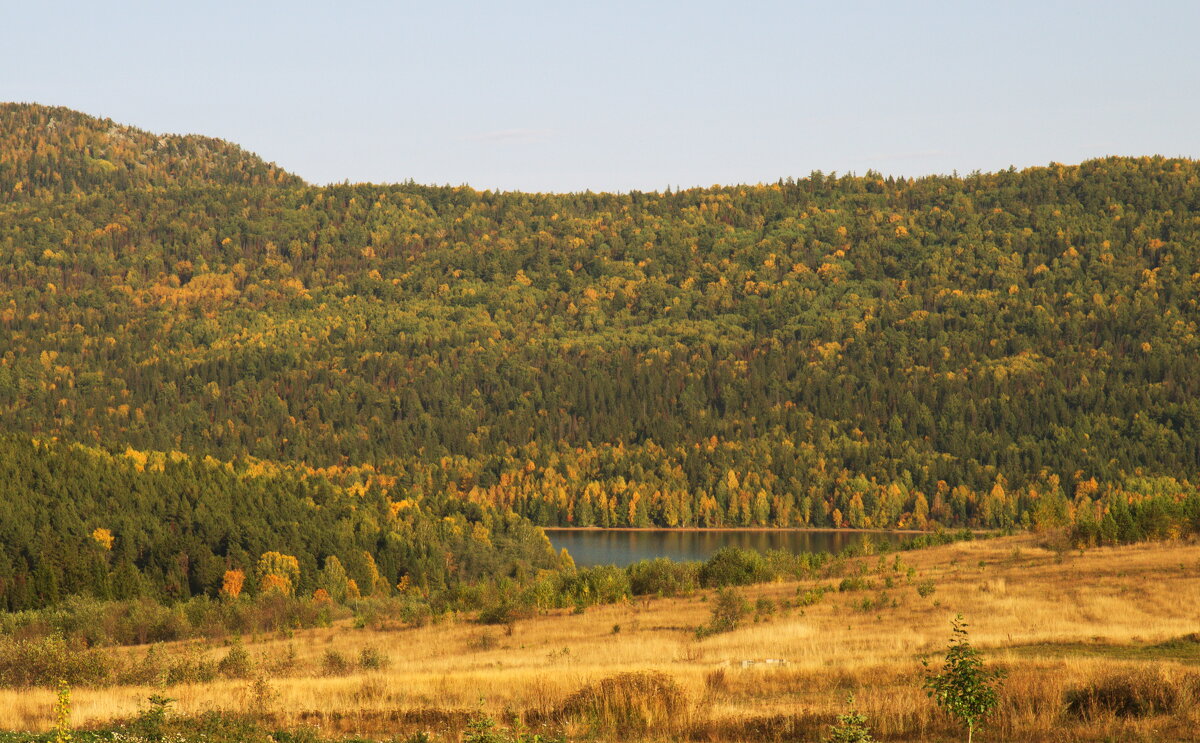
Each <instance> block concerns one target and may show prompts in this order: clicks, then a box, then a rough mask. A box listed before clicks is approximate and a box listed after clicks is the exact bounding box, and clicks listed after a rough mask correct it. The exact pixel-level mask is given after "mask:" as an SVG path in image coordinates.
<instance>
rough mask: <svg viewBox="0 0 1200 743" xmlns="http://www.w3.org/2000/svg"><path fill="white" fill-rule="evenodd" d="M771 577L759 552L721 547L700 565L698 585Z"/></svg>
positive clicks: (741, 582) (736, 583)
mask: <svg viewBox="0 0 1200 743" xmlns="http://www.w3.org/2000/svg"><path fill="white" fill-rule="evenodd" d="M773 577H774V575H773V574H772V572H771V570H770V568H769V567H768V565H767V561H766V559H765V558H764V557H763V556H762V555H761V554H759V553H758V552H755V551H753V550H744V549H739V548H737V547H722V548H721V549H719V550H717V551H716V552H715V553H714V554H713V556H712V557H710V558H708V560H707V561H705V563H704V564H703V565H702V566H701V567H700V585H702V586H704V587H705V588H721V587H724V586H744V585H748V584H750V583H763V582H765V581H768V580H771V579H772V578H773Z"/></svg>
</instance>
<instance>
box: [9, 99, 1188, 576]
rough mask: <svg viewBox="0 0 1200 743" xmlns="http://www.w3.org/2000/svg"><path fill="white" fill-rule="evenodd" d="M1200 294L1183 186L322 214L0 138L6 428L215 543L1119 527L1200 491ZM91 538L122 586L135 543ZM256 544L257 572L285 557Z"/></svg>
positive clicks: (844, 185)
mask: <svg viewBox="0 0 1200 743" xmlns="http://www.w3.org/2000/svg"><path fill="white" fill-rule="evenodd" d="M1198 290H1200V163H1197V162H1195V161H1191V160H1177V159H1175V160H1173V159H1163V158H1139V159H1131V158H1108V159H1103V160H1094V161H1090V162H1086V163H1083V164H1080V165H1077V166H1066V165H1057V164H1052V165H1050V166H1048V167H1039V168H1030V169H1027V170H1022V171H1016V170H1009V171H1005V172H999V173H991V174H980V173H974V174H971V175H967V176H963V177H957V176H955V177H951V176H933V177H925V178H919V179H905V178H892V177H882V176H880V175H879V174H877V173H874V172H867V173H865V174H863V175H836V174H823V173H813V174H811V175H810V176H808V177H806V178H802V179H791V178H789V179H786V180H781V181H779V182H777V183H772V184H766V185H756V186H731V187H714V188H705V189H689V190H682V191H667V192H662V193H639V192H632V193H627V194H598V193H590V192H585V193H574V194H527V193H499V192H491V191H477V190H473V189H471V188H467V187H448V186H447V187H439V186H424V185H417V184H413V183H402V184H396V185H365V184H364V185H351V184H342V185H334V186H328V187H314V186H310V185H307V184H305V183H303V182H302V181H301V180H300V179H299V178H297V177H295V176H292V175H290V174H288V173H286V172H284V171H283V170H281V169H279V168H278V167H276V166H274V165H270V164H267V163H264V162H263V161H261V160H260V159H258V158H257V157H255V156H253V155H251V154H249V153H246V152H244V151H242V150H240V149H239V148H237V147H235V146H233V145H231V144H228V143H225V142H221V141H219V140H212V139H206V138H201V137H174V136H170V137H159V136H156V135H152V134H148V133H146V132H141V131H139V130H136V129H131V128H129V127H124V126H119V125H116V124H114V123H113V122H111V121H108V120H100V119H95V118H91V117H88V116H85V115H82V114H79V113H76V112H72V111H69V110H66V109H59V108H47V107H41V106H36V105H24V104H21V105H18V104H4V105H2V106H0V419H2V420H3V421H4V429H5V430H6V431H7V432H9V433H10V434H20V435H22V436H24V437H25V439H26V440H28V439H34V438H36V439H38V440H43V441H49V440H53V439H60V440H63V441H67V442H76V443H78V444H80V445H83V446H86V447H92V448H93V449H94V450H97V451H104V452H107V453H108V454H107V455H108V456H109V457H110V458H111V457H113V456H125V453H126V452H127V451H129V452H132V453H134V454H137V455H140V456H143V457H158V458H159V460H160V461H162V462H163V463H164V464H163V470H162V472H161V473H159V474H158V475H155V478H153V482H154V483H155V484H154V485H152V486H150V487H151V488H152V489H153V488H163V489H170V488H177V487H182V484H183V483H185V482H191V483H192V484H191V485H189V486H188V487H189V488H192V489H193V491H194V492H195V493H197V494H199V493H201V492H203V491H204V488H206V487H209V488H212V489H213V491H214V492H216V491H221V492H222V493H223V495H222V496H221V497H222V498H224V499H225V500H224V501H223V504H224V505H222V506H221V507H222V508H232V507H235V504H236V503H237V502H238V501H239V499H240V498H241V497H242V495H243V494H244V496H245V498H247V499H250V500H251V501H253V500H254V499H258V500H259V501H261V499H262V498H266V497H268V494H267V493H266V490H270V488H274V487H276V486H278V487H279V488H280V490H279V491H278V492H277V493H272V494H271V495H270V496H269V497H271V498H282V499H284V500H286V503H280V508H281V509H283V510H282V511H281V513H283V512H286V513H291V514H292V516H290V517H288V518H291V519H292V520H295V521H304V519H303V518H301V513H300V511H304V512H305V513H308V511H312V506H311V505H307V506H306V505H303V503H305V502H307V500H308V499H311V500H312V501H313V502H314V503H317V504H320V503H322V502H323V501H322V500H321V498H325V497H330V496H327V495H323V494H322V493H325V491H323V490H320V489H321V488H323V487H325V486H319V485H314V484H313V483H314V482H316V479H322V478H323V479H325V480H327V481H328V483H330V484H329V485H328V487H330V488H335V487H336V488H339V489H341V490H344V491H345V492H353V493H355V494H356V495H355V497H364V498H368V503H369V504H370V505H369V507H368V508H366V509H365V510H376V511H380V512H381V513H382V512H386V511H388V509H395V508H398V507H399V506H398V505H397V504H408V506H409V507H413V508H416V509H418V510H421V512H422V513H428V514H431V515H435V516H437V517H438V518H440V517H441V516H443V515H446V514H448V513H452V512H453V513H468V512H469V513H468V516H469V518H470V519H472V520H474V521H475V522H481V520H485V519H487V520H496V519H501V520H502V519H503V518H506V517H505V516H503V514H508V513H509V512H512V513H514V514H516V515H518V516H524V517H527V518H529V519H531V520H533V521H534V522H535V523H538V524H544V525H599V526H619V525H637V526H647V525H664V526H678V525H699V526H753V525H783V526H789V525H790V526H847V527H896V526H900V527H919V528H930V527H933V526H934V525H937V524H941V525H946V526H956V527H957V526H973V527H991V528H1002V527H1008V526H1015V527H1020V526H1030V525H1032V526H1056V525H1066V524H1068V523H1071V522H1072V520H1073V519H1074V518H1076V517H1077V516H1078V515H1079V514H1086V515H1087V517H1088V518H1089V519H1091V518H1093V517H1094V518H1095V520H1096V521H1097V522H1099V520H1101V519H1102V518H1103V516H1104V514H1105V513H1107V512H1108V511H1109V510H1111V504H1112V503H1113V502H1114V501H1122V502H1125V503H1128V502H1130V501H1132V500H1137V499H1139V498H1141V497H1143V496H1159V497H1165V498H1168V499H1172V498H1173V499H1176V500H1182V499H1183V498H1184V497H1185V496H1187V495H1188V494H1193V493H1195V491H1196V487H1195V486H1194V485H1193V484H1192V481H1194V480H1195V479H1196V477H1197V471H1198V469H1200V395H1198V393H1200V368H1197V365H1196V364H1195V363H1194V359H1195V358H1197V354H1198V353H1200V339H1198V336H1197V320H1198V319H1200V308H1198V307H1197V298H1198ZM5 446H6V447H9V448H12V447H17V448H18V449H20V448H21V447H22V446H24V447H25V448H24V449H21V452H18V453H19V454H20V457H18V456H17V454H13V456H12V457H5V459H6V460H8V459H18V458H19V459H20V461H30V459H31V458H32V459H33V460H37V459H38V458H39V457H45V456H49V455H47V454H45V453H44V452H46V451H57V452H59V454H55V455H54V456H56V457H58V456H60V455H61V457H63V458H64V459H63V460H62V461H63V463H64V464H63V466H68V464H67V463H69V466H71V467H82V468H85V469H86V468H92V467H101V466H105V467H107V466H108V465H101V464H97V463H98V462H103V461H107V460H104V459H103V458H100V459H92V460H89V459H87V457H85V456H84V455H83V454H80V453H78V452H76V450H73V449H69V448H67V449H62V450H61V451H60V450H58V449H55V448H53V447H51V448H50V449H39V448H36V447H35V448H33V449H30V448H29V446H28V445H23V444H18V443H16V442H15V441H12V440H6V443H5ZM71 452H75V453H71ZM155 452H160V453H162V454H155ZM89 456H91V455H89ZM205 457H212V458H215V459H216V460H220V461H222V462H235V461H236V462H242V463H257V464H256V465H254V466H260V467H264V466H268V465H269V466H271V467H276V468H277V469H279V470H280V471H285V472H287V473H291V474H288V475H287V476H286V477H284V476H282V475H281V477H282V478H283V479H278V480H276V479H270V480H265V481H260V480H256V479H253V478H250V479H247V478H244V477H240V476H239V477H235V476H232V475H226V474H221V473H222V471H223V470H222V469H221V468H220V467H209V468H206V467H205V466H203V465H201V464H198V463H199V462H202V461H204V458H205ZM180 462H186V463H182V464H181V463H180ZM271 463H275V464H271ZM5 464H6V465H7V464H8V462H7V461H6V462H5ZM228 466H233V465H228ZM239 466H243V467H244V466H251V465H249V464H243V465H239ZM89 471H90V470H89ZM88 476H92V475H88ZM14 477H16V475H15V474H13V473H10V474H7V475H6V477H5V479H6V481H7V482H6V485H10V484H11V483H13V482H18V483H19V482H27V481H26V480H21V479H19V478H18V479H16V480H14ZM96 477H99V475H96ZM293 477H294V478H298V479H289V478H293ZM221 478H227V479H228V483H225V484H221V483H223V482H224V481H223V480H221ZM101 480H103V481H104V482H106V483H107V482H108V480H107V479H106V478H101ZM117 481H118V482H119V478H118V480H117ZM218 481H220V482H218ZM234 483H236V487H235V486H234ZM306 483H307V484H306ZM226 485H228V487H226ZM106 487H109V486H106ZM118 487H119V486H117V485H113V486H111V488H110V489H107V490H105V491H104V492H103V495H97V496H96V497H97V498H98V500H97V501H96V502H97V503H110V504H117V503H121V502H123V501H121V500H120V497H119V496H120V493H119V490H117V489H112V488H118ZM306 488H318V490H320V492H319V493H315V494H314V493H308V492H307V490H306ZM331 492H332V491H331ZM339 492H341V491H339ZM195 497H199V495H196V496H195ZM340 497H341V496H339V498H340ZM105 499H112V500H105ZM335 500H337V499H335ZM255 502H258V501H255ZM338 502H339V503H341V502H342V501H340V500H338ZM8 507H11V506H8ZM238 507H240V506H238ZM64 508H65V506H64ZM289 509H290V510H289ZM296 509H300V511H296ZM304 509H308V511H305V510H304ZM447 509H450V510H449V511H448V510H447ZM1081 509H1082V510H1081ZM319 510H320V509H318V511H319ZM71 518H74V519H78V520H79V526H78V528H75V527H72V530H70V533H72V534H76V533H83V531H80V530H81V529H83V530H85V531H87V532H90V531H91V529H92V528H95V527H100V526H103V527H105V528H111V529H113V532H114V534H116V535H117V538H116V542H115V545H116V546H114V547H113V550H114V551H115V555H116V559H117V560H118V562H119V561H120V560H121V559H122V557H121V555H123V554H124V553H121V552H116V551H118V550H121V549H126V550H129V549H133V547H131V546H125V547H123V546H121V544H122V538H123V537H126V536H128V535H127V534H124V533H123V532H122V529H125V528H128V529H132V530H133V532H134V533H137V527H136V526H134V525H132V524H131V525H129V526H128V527H124V526H121V525H119V524H117V523H115V522H114V523H111V524H110V523H100V522H99V521H97V522H96V523H92V522H91V521H90V520H89V519H90V518H91V516H90V515H87V514H84V513H83V512H80V513H79V514H76V515H74V516H72V517H71ZM280 518H281V519H284V517H283V516H282V515H281V516H280ZM305 518H307V516H305ZM8 522H9V519H7V518H5V519H3V520H0V523H8ZM84 522H87V523H84ZM281 523H282V522H281ZM430 523H433V522H432V521H431V522H430ZM376 526H377V528H379V529H380V530H384V527H383V524H382V522H380V523H379V524H377V525H376ZM85 527H86V528H85ZM5 528H11V527H5ZM262 528H263V530H264V531H263V533H262V534H257V535H255V536H253V537H251V536H248V535H247V536H244V537H243V541H244V543H240V544H238V545H237V547H236V549H240V550H244V551H245V552H246V553H247V554H248V555H252V554H253V553H255V552H256V551H258V550H260V549H268V548H269V549H282V546H281V545H274V546H272V545H270V544H269V543H270V542H271V539H268V538H267V536H266V535H267V533H268V532H269V533H271V534H283V533H285V532H286V529H283V530H282V531H278V530H277V525H271V522H269V521H265V522H264V524H263V527H262ZM278 528H279V529H282V527H278ZM314 528H315V527H314ZM272 530H276V531H272ZM368 531H369V530H368ZM384 531H386V530H384ZM7 538H8V537H6V539H7ZM143 538H144V539H145V540H148V541H146V542H145V544H144V545H141V546H139V547H138V549H142V548H143V547H144V548H145V549H149V550H151V551H153V550H154V549H156V547H155V546H154V545H155V544H157V542H155V540H156V539H158V537H156V536H155V535H154V534H151V533H146V534H144V535H143V534H139V535H138V537H137V539H143ZM308 538H310V537H303V536H300V535H297V534H295V533H293V534H292V535H291V536H290V537H289V539H294V540H303V539H308ZM314 538H315V537H314ZM371 538H376V537H363V536H361V535H360V536H356V537H354V539H358V540H360V541H358V542H354V540H353V539H350V540H349V541H347V542H345V543H344V544H338V545H328V546H323V547H322V548H321V550H324V553H328V554H340V553H341V552H343V551H344V550H345V549H349V548H350V545H351V543H352V542H353V544H354V549H366V548H367V547H366V546H365V544H364V542H363V541H362V540H363V539H371ZM21 539H24V540H25V541H30V540H33V539H35V538H34V537H33V536H30V535H25V536H22V537H21ZM348 539H349V538H348ZM385 541H386V538H385ZM64 546H65V545H64ZM308 546H309V547H311V545H308ZM291 548H293V549H296V550H298V551H301V550H300V547H291ZM31 549H33V548H31ZM233 549H234V547H232V546H231V547H229V550H233ZM318 551H320V550H318ZM221 554H222V555H224V556H227V555H228V554H232V552H230V551H228V550H227V551H225V552H221ZM388 559H394V560H395V561H398V562H397V564H399V562H402V561H403V560H404V559H407V558H402V557H394V558H388ZM201 562H203V559H202V560H201ZM31 564H32V562H31ZM156 564H158V567H156V568H154V570H159V571H162V572H163V574H164V575H165V573H166V572H169V571H170V570H171V566H170V564H169V560H168V559H166V558H163V559H161V560H158V562H157V563H156ZM0 570H3V566H0ZM302 572H303V573H304V574H307V571H302ZM401 572H402V571H401V570H400V569H399V568H398V567H397V568H395V569H392V573H393V575H392V577H396V576H397V575H399V574H400V573H401ZM205 575H207V576H208V577H206V578H196V579H195V580H198V581H199V582H200V583H202V584H205V585H208V584H210V583H211V575H209V574H208V573H205ZM189 580H193V579H192V578H190V577H189ZM198 587H199V586H198V585H197V586H193V587H192V588H193V590H194V589H196V588H198Z"/></svg>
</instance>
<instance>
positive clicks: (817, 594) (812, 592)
mask: <svg viewBox="0 0 1200 743" xmlns="http://www.w3.org/2000/svg"><path fill="white" fill-rule="evenodd" d="M829 590H830V589H829V588H827V587H825V586H817V587H816V588H810V589H808V590H807V591H804V592H803V593H801V592H800V591H801V589H799V588H797V589H796V594H797V595H798V596H799V598H797V599H796V603H797V604H798V605H799V606H813V605H815V604H818V603H820V602H821V599H823V598H825V594H826V593H827V592H829Z"/></svg>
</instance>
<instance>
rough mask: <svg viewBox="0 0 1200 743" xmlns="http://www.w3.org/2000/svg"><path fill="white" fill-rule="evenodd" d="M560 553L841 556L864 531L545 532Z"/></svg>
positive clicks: (606, 557) (589, 558)
mask: <svg viewBox="0 0 1200 743" xmlns="http://www.w3.org/2000/svg"><path fill="white" fill-rule="evenodd" d="M546 536H548V537H550V543H551V544H553V545H554V549H555V550H559V549H562V548H564V547H565V548H566V550H567V552H568V553H569V554H570V555H571V558H572V559H574V560H575V564H576V565H579V566H580V567H585V566H590V565H618V566H620V567H625V566H626V565H629V564H630V563H634V562H637V561H638V560H649V559H652V558H655V557H669V558H671V559H672V560H676V561H682V560H706V559H708V557H709V556H710V555H712V553H714V552H716V551H717V550H719V549H721V548H722V547H731V546H732V547H741V548H743V549H754V550H759V551H760V552H765V551H767V550H787V551H789V552H839V551H841V550H842V549H844V548H845V547H848V546H850V545H851V544H854V543H856V542H860V541H861V540H862V538H863V536H864V535H863V534H862V533H855V532H844V531H784V530H777V531H716V530H709V531H671V530H669V529H653V530H646V531H621V530H617V529H589V530H579V531H575V530H557V529H550V528H547V529H546ZM869 536H870V538H871V539H872V540H875V541H879V540H881V539H882V540H887V541H889V542H892V543H894V544H899V543H900V542H901V541H903V540H904V539H905V538H906V537H911V536H912V535H911V534H894V533H890V532H874V533H871V534H870V535H869Z"/></svg>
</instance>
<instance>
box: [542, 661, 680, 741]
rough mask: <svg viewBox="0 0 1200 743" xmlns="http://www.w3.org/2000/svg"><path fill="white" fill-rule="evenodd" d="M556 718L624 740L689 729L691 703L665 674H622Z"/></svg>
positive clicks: (570, 702) (582, 694)
mask: <svg viewBox="0 0 1200 743" xmlns="http://www.w3.org/2000/svg"><path fill="white" fill-rule="evenodd" d="M553 718H554V719H555V720H556V721H557V722H559V723H563V724H566V723H576V724H582V725H584V726H586V727H587V728H589V729H591V730H593V731H595V732H598V733H603V734H612V735H620V736H628V735H645V734H646V733H648V732H651V731H655V732H660V733H669V732H678V731H680V730H683V729H685V728H686V727H687V723H688V718H689V715H688V699H687V695H686V694H685V693H684V691H683V689H682V688H681V687H680V686H679V684H678V683H676V682H675V680H674V679H672V678H671V677H670V676H668V675H666V674H665V673H658V672H646V671H640V672H631V673H619V674H617V675H615V676H609V677H608V678H605V679H601V680H600V681H597V682H595V683H592V684H588V685H587V686H584V687H583V688H582V689H580V690H578V691H576V692H575V693H574V694H572V695H570V696H569V697H567V698H566V699H565V700H563V702H562V704H561V705H559V707H558V709H556V710H555V711H554V714H553Z"/></svg>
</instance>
